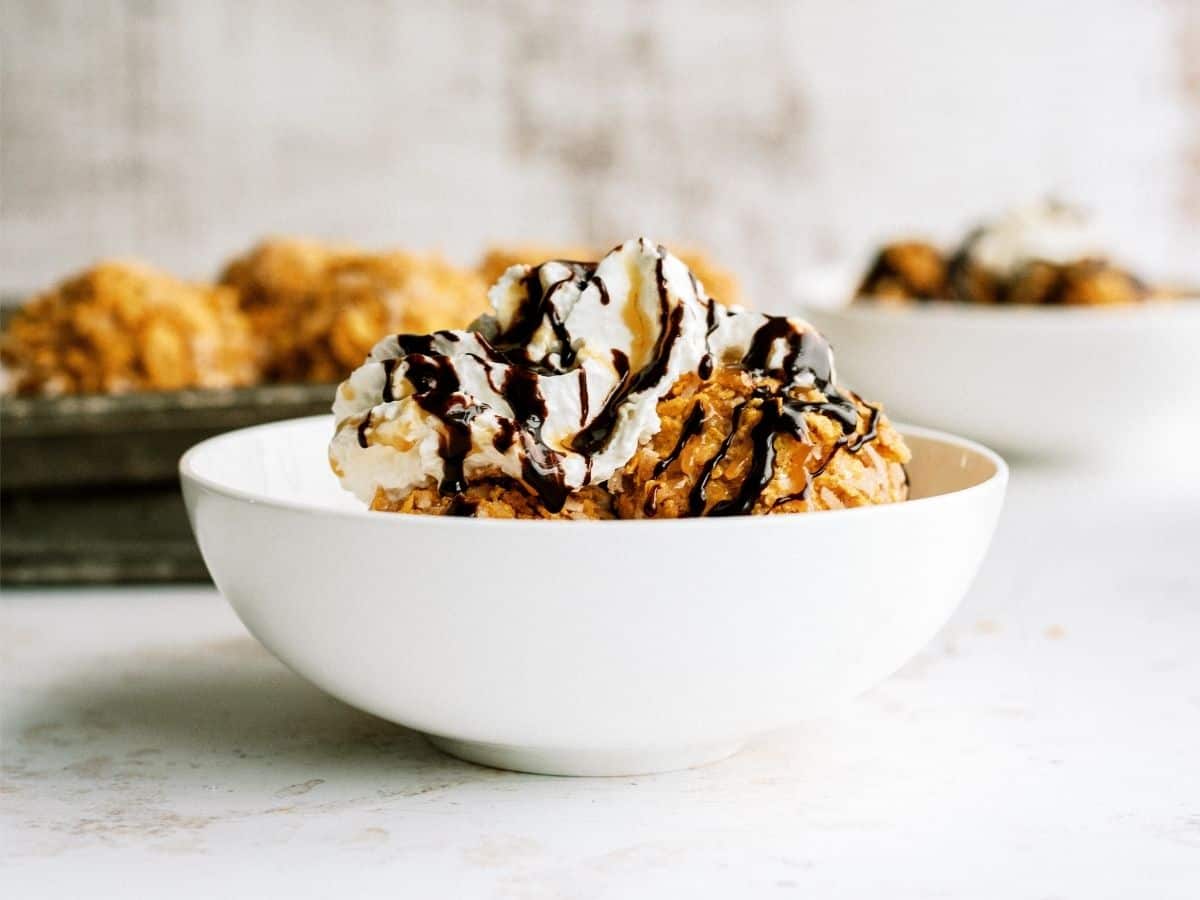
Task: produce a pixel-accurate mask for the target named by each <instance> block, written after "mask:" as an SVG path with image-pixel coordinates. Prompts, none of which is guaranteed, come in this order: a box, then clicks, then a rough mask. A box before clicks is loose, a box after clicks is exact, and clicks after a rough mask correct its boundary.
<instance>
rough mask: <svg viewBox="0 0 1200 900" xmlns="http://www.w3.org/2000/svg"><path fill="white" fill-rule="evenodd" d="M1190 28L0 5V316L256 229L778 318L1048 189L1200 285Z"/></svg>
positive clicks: (1058, 17) (1168, 3) (1187, 9)
mask: <svg viewBox="0 0 1200 900" xmlns="http://www.w3.org/2000/svg"><path fill="white" fill-rule="evenodd" d="M1198 6H1200V4H1197V3H1195V2H1191V0H1161V2H1157V3H1147V2H1136V0H1128V2H1121V0H1090V2H1061V3H1054V4H1047V3H1044V2H1029V0H1019V2H1009V3H1001V2H996V3H962V2H960V0H959V2H956V0H944V2H914V3H905V4H900V3H891V2H888V0H863V2H857V3H854V4H830V3H825V2H815V0H814V2H798V3H783V2H769V0H750V2H740V3H737V4H733V3H724V2H715V0H708V2H683V0H638V2H634V0H613V2H605V3H587V4H585V3H556V2H552V0H505V2H500V0H493V2H485V0H480V2H462V0H460V2H457V3H443V4H426V3H416V2H412V3H382V2H375V3H372V2H347V3H338V4H332V3H315V2H311V3H282V2H278V3H277V2H265V0H236V2H235V0H207V2H204V3H168V2H154V0H124V2H120V0H109V2H104V0H97V2H83V0H74V2H72V0H48V2H33V0H29V2H21V0H0V11H2V16H3V21H2V23H0V24H2V27H0V33H2V35H3V38H2V41H3V43H2V46H0V79H2V81H0V136H2V140H0V173H2V174H0V178H2V181H0V290H4V291H12V290H24V289H26V288H30V287H36V286H39V285H42V284H44V283H46V282H48V281H50V280H53V279H55V278H56V277H58V276H59V275H61V274H63V273H64V272H66V271H68V270H70V269H72V268H76V267H79V266H81V265H84V264H86V263H87V262H89V261H90V260H92V259H94V258H96V257H98V256H102V255H120V254H125V255H139V256H144V257H146V258H148V259H150V260H153V261H156V262H158V263H160V264H162V265H165V266H168V267H171V268H174V269H176V270H179V271H181V272H184V273H186V274H193V275H205V274H208V273H210V272H212V271H213V270H214V269H215V268H216V266H217V264H218V262H219V260H220V259H222V257H223V256H225V255H226V254H229V253H231V252H233V251H235V250H237V249H239V248H241V247H242V246H243V245H245V244H246V243H248V242H249V241H251V240H253V239H254V238H255V237H257V236H259V235H260V234H262V233H266V232H303V233H310V234H314V235H318V236H329V237H347V238H352V239H355V240H359V241H362V242H365V243H369V244H393V243H401V244H409V245H416V246H436V247H442V248H444V249H445V250H447V251H448V252H450V253H451V254H453V255H455V256H457V257H460V258H463V259H469V258H471V257H472V256H473V255H474V254H475V253H476V252H478V250H479V249H480V248H481V247H482V246H483V245H484V244H486V243H487V242H488V241H489V240H494V239H505V238H510V237H525V238H547V239H548V238H563V239H590V240H597V241H605V242H607V241H612V240H615V239H617V238H620V237H623V236H627V235H630V234H633V233H648V234H651V235H653V236H656V237H658V238H659V239H662V240H667V241H672V240H674V241H687V242H692V243H701V244H706V245H709V246H711V247H714V248H716V249H718V250H719V255H720V256H721V257H723V258H724V259H726V260H727V261H728V262H729V263H731V264H733V265H735V266H737V267H739V268H741V269H743V270H746V271H747V272H748V273H749V277H748V280H749V281H751V283H752V285H753V287H754V288H755V289H756V290H757V291H759V292H764V293H765V292H770V291H776V290H780V289H784V288H786V287H787V286H788V284H789V282H790V273H791V272H792V271H793V270H794V269H795V268H796V267H797V266H802V265H806V264H809V263H813V262H822V261H829V260H832V259H837V258H839V257H845V256H846V255H853V254H861V253H863V252H865V249H866V247H867V245H868V244H869V243H870V242H871V241H873V240H874V239H876V238H878V237H880V236H881V235H884V234H886V233H888V232H890V231H892V230H895V229H907V228H919V229H920V230H923V231H926V232H929V233H931V234H932V235H934V236H948V235H950V234H952V233H954V232H955V231H956V230H957V229H958V228H960V227H962V226H963V225H964V224H966V223H967V222H969V221H970V220H971V219H973V218H975V217H976V216H978V215H980V214H982V213H986V212H988V211H991V210H994V209H996V208H997V207H1000V206H1004V205H1007V204H1010V203H1012V202H1018V201H1021V200H1025V199H1029V198H1032V197H1036V196H1038V195H1039V194H1043V193H1046V192H1053V193H1055V194H1056V195H1058V196H1062V197H1065V198H1070V199H1075V200H1077V201H1079V202H1082V203H1083V204H1085V205H1087V206H1089V207H1090V208H1092V209H1093V210H1094V211H1095V212H1096V213H1097V214H1098V215H1099V216H1100V218H1101V220H1102V222H1103V223H1104V225H1105V226H1106V228H1107V230H1108V231H1110V232H1111V233H1112V234H1113V235H1114V237H1116V238H1118V239H1119V240H1120V241H1121V242H1122V247H1123V249H1124V250H1125V253H1124V255H1125V256H1128V257H1131V258H1133V259H1134V260H1135V261H1137V262H1140V263H1142V264H1143V265H1144V266H1148V267H1150V268H1151V270H1152V271H1154V270H1157V271H1160V272H1191V273H1196V272H1197V269H1198V268H1200V238H1198V235H1200V69H1198V68H1197V66H1198V63H1197V60H1198V59H1200V10H1198ZM760 302H763V303H769V301H768V300H766V299H765V298H764V299H763V300H761V301H760Z"/></svg>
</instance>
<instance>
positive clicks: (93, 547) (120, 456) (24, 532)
mask: <svg viewBox="0 0 1200 900" xmlns="http://www.w3.org/2000/svg"><path fill="white" fill-rule="evenodd" d="M334 390H335V386H334V385H330V384H315V385H314V384H302V385H263V386H259V387H251V388H237V389H230V390H214V389H204V390H185V391H169V392H168V391H164V392H145V393H136V394H122V395H111V396H110V395H89V396H65V397H4V398H0V581H2V582H3V583H5V584H83V583H90V584H97V583H115V582H133V581H204V580H207V579H208V573H207V571H206V569H205V568H204V562H203V560H202V559H201V558H200V552H199V550H198V549H197V548H196V544H195V541H194V540H193V539H192V533H191V528H190V527H189V525H188V521H187V515H186V514H185V511H184V507H183V498H182V496H181V495H180V492H179V477H178V474H177V468H176V467H177V465H178V463H179V457H180V455H181V454H182V453H183V452H184V451H185V450H187V448H188V447H190V446H192V445H193V444H195V443H196V442H198V441H202V440H204V439H205V438H207V437H211V436H213V435H215V434H220V433H221V432H223V431H229V430H230V429H233V428H242V427H245V426H248V425H257V424H260V423H263V422H273V421H277V420H279V419H290V418H293V417H295V416H308V415H315V414H319V413H325V412H328V411H329V408H330V406H331V404H332V402H333V394H334Z"/></svg>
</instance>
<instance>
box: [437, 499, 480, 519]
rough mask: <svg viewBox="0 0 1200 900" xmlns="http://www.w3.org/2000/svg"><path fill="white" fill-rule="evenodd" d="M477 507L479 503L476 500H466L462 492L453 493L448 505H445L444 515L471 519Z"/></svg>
mask: <svg viewBox="0 0 1200 900" xmlns="http://www.w3.org/2000/svg"><path fill="white" fill-rule="evenodd" d="M478 509H479V504H478V503H477V502H476V501H474V500H468V499H467V498H466V497H464V496H463V495H462V494H455V495H454V499H452V500H451V501H450V505H449V506H447V507H446V512H445V515H447V516H459V517H461V518H468V519H473V518H474V517H475V513H476V512H477V511H478Z"/></svg>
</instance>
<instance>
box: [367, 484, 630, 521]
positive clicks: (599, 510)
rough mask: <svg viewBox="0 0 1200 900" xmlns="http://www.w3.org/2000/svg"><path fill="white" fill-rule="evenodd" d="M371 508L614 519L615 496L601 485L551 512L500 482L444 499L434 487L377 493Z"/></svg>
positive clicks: (503, 516) (489, 515)
mask: <svg viewBox="0 0 1200 900" xmlns="http://www.w3.org/2000/svg"><path fill="white" fill-rule="evenodd" d="M371 509H374V510H378V511H380V512H403V513H420V514H423V515H431V516H466V517H469V518H476V519H613V518H616V516H615V515H614V513H613V509H612V497H611V496H610V495H609V493H608V491H606V490H605V489H604V488H602V487H600V486H598V485H591V486H589V487H586V488H584V489H583V490H580V491H576V492H575V493H574V494H572V495H571V496H570V497H569V498H568V499H567V502H566V504H565V505H564V506H563V508H562V509H561V510H560V511H559V512H557V513H552V512H550V511H549V510H547V509H546V507H545V506H544V505H543V504H542V502H541V501H540V500H538V499H537V498H536V497H534V496H533V495H532V494H530V493H529V492H528V491H527V490H525V489H524V488H523V487H522V486H521V485H519V484H518V483H516V482H514V481H508V480H505V479H500V480H496V481H485V482H480V483H478V484H473V485H471V486H470V487H468V488H467V490H466V491H465V492H463V493H462V494H457V495H453V496H449V497H447V496H445V495H443V494H441V493H439V492H438V490H437V488H435V487H423V488H417V489H416V490H414V491H411V492H409V493H408V494H406V495H405V496H403V497H401V498H395V499H394V498H390V497H388V496H387V494H386V493H384V492H383V491H378V492H377V493H376V494H375V499H374V500H373V501H372V502H371Z"/></svg>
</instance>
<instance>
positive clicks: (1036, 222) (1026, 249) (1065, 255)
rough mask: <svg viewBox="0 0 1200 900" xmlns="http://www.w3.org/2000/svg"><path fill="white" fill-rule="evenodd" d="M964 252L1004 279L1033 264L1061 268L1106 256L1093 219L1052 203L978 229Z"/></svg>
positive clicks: (1047, 201)
mask: <svg viewBox="0 0 1200 900" xmlns="http://www.w3.org/2000/svg"><path fill="white" fill-rule="evenodd" d="M963 252H965V253H966V254H967V255H968V256H969V257H970V258H971V260H972V261H973V262H975V263H978V264H979V265H980V266H982V267H983V268H985V269H988V270H989V271H991V272H994V273H996V274H997V275H1003V276H1012V275H1014V274H1016V273H1017V272H1018V271H1019V270H1020V269H1021V267H1022V266H1024V265H1026V264H1027V263H1030V262H1034V261H1043V262H1049V263H1057V264H1060V265H1061V264H1066V263H1071V262H1075V261H1077V260H1080V259H1086V258H1089V257H1098V256H1103V255H1104V254H1103V252H1102V251H1101V249H1100V240H1099V238H1098V236H1097V233H1096V229H1095V227H1094V226H1093V224H1092V221H1091V220H1090V218H1089V217H1088V216H1087V215H1086V214H1085V213H1083V212H1081V211H1080V210H1078V209H1075V208H1074V207H1071V206H1066V205H1064V204H1061V203H1057V202H1055V201H1053V200H1046V201H1043V202H1041V203H1038V204H1034V205H1032V206H1026V207H1023V208H1020V209H1014V210H1012V211H1010V212H1009V213H1007V214H1005V215H1003V216H1001V217H1000V218H999V219H996V220H995V221H993V222H990V223H988V224H987V225H984V226H983V227H981V228H979V229H977V230H976V231H975V232H973V233H972V235H971V236H970V237H969V238H968V239H967V243H966V246H965V247H964V251H963Z"/></svg>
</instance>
